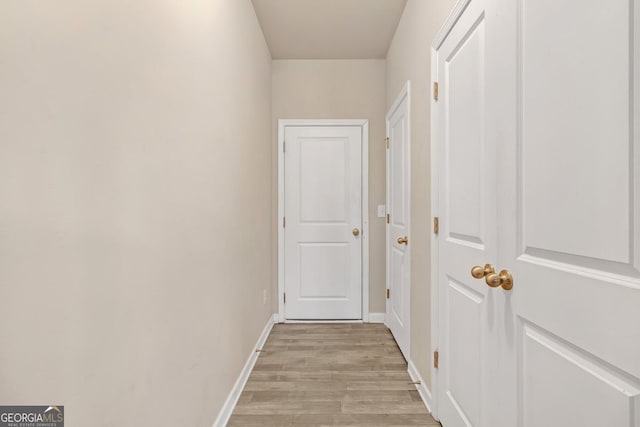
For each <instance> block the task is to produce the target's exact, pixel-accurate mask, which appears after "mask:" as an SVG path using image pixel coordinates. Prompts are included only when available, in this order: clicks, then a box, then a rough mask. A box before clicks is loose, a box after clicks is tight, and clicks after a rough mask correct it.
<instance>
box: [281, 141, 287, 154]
mask: <svg viewBox="0 0 640 427" xmlns="http://www.w3.org/2000/svg"><path fill="white" fill-rule="evenodd" d="M282 152H283V153H286V152H287V141H282Z"/></svg>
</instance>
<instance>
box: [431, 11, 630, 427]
mask: <svg viewBox="0 0 640 427" xmlns="http://www.w3.org/2000/svg"><path fill="white" fill-rule="evenodd" d="M448 22H449V23H448V24H447V25H445V27H444V29H443V31H442V33H441V35H440V37H439V38H438V39H437V40H436V42H435V43H434V48H435V52H434V55H433V58H434V59H435V62H436V64H435V65H434V68H433V75H434V80H436V81H438V83H439V85H440V96H439V99H438V101H434V102H433V104H432V117H433V122H432V123H433V130H432V136H433V138H432V141H433V144H434V152H438V153H440V157H439V158H438V162H437V169H438V172H437V180H434V184H433V185H434V187H433V191H435V192H437V194H438V198H437V204H436V205H435V206H434V208H433V210H434V215H437V216H439V217H440V234H439V236H437V237H434V246H435V247H436V248H438V251H436V253H434V258H433V259H434V264H433V265H434V266H435V267H436V270H437V273H436V276H437V278H438V279H437V281H436V283H434V287H433V288H432V289H433V292H434V296H437V300H438V306H437V311H438V315H437V317H434V321H435V322H437V324H438V328H437V335H436V336H435V337H433V339H432V342H433V345H434V349H437V350H438V351H439V353H440V366H439V368H438V369H436V370H434V375H435V376H434V384H435V388H436V390H437V391H436V393H435V395H434V397H435V409H436V412H435V413H436V416H437V417H438V418H440V420H441V421H442V422H443V425H444V426H445V427H453V426H457V425H473V426H497V427H511V426H532V427H537V426H545V427H546V426H569V425H580V426H593V427H596V426H604V425H606V426H625V427H627V426H634V427H638V426H640V327H639V326H638V325H640V310H639V309H638V307H640V214H639V211H638V209H639V208H640V202H639V200H640V190H639V188H640V187H639V184H640V179H639V177H638V170H639V168H640V147H639V144H640V143H639V135H640V115H639V114H638V111H640V106H639V105H638V99H640V89H639V88H640V72H639V70H640V30H639V28H640V2H639V1H638V0H631V1H621V0H616V1H612V2H599V1H596V0H588V1H582V2H560V3H558V2H552V1H550V0H536V1H532V0H519V1H517V2H513V1H508V0H482V1H480V0H466V1H461V2H459V4H458V5H457V7H456V10H455V11H454V13H453V14H452V16H451V17H450V19H449V21H448ZM454 23H455V25H454ZM480 32H482V33H483V40H484V45H483V48H482V49H480V48H479V46H480V45H479V44H476V45H474V43H476V41H474V39H476V40H477V35H478V34H480ZM460 34H464V36H462V37H461V36H460ZM451 45H457V46H458V47H456V48H455V49H453V50H452V49H451ZM464 51H468V52H475V53H477V54H478V55H475V54H474V56H475V58H476V59H477V58H482V61H484V62H483V63H481V64H480V65H481V66H479V67H475V68H474V66H473V65H471V64H467V68H468V70H467V71H468V72H467V73H466V74H465V73H462V75H460V74H456V73H455V72H454V70H453V68H454V67H453V65H452V59H453V60H454V61H455V58H456V57H460V55H462V54H463V52H464ZM452 52H455V54H454V55H452ZM483 74H484V77H482V76H483ZM470 83H473V84H470ZM482 84H483V87H484V89H483V90H482V91H481V92H482V93H483V97H480V92H479V90H478V86H479V85H482ZM479 99H483V101H482V104H478V103H479V102H480V101H479ZM462 100H466V102H467V103H468V104H471V105H483V109H484V111H483V114H484V120H481V122H482V123H483V124H484V126H485V129H484V131H483V132H482V133H481V135H483V137H484V142H483V143H484V151H483V152H484V155H485V156H480V157H478V153H477V152H475V151H474V148H473V147H474V146H477V141H478V138H477V137H475V138H474V137H473V135H474V134H475V132H474V133H473V134H470V135H467V136H465V137H462V138H456V137H455V135H456V132H457V134H458V135H460V132H464V130H461V129H460V126H456V123H458V124H459V120H457V119H456V115H457V116H458V117H460V116H461V112H460V111H461V110H463V109H464V108H467V109H470V108H471V107H470V106H469V105H467V106H466V107H463V106H461V103H462ZM456 104H457V106H456ZM477 111H480V109H477ZM476 116H478V114H476ZM454 127H455V128H456V129H453V128H454ZM462 127H463V128H464V129H466V130H468V129H469V128H474V121H473V120H465V121H464V126H462ZM476 130H477V129H476ZM456 141H457V142H459V143H460V144H461V149H462V150H464V153H466V154H467V155H468V158H466V161H467V163H472V162H477V164H478V165H479V169H478V167H476V170H477V171H478V172H476V173H477V174H479V175H482V176H484V179H483V181H482V186H483V187H484V188H481V189H480V190H479V191H480V194H481V195H482V197H481V198H482V203H485V204H486V205H490V206H494V207H495V208H494V209H493V212H491V210H490V209H487V207H486V206H485V207H484V208H481V209H474V210H473V211H472V212H475V213H476V215H475V218H474V221H476V222H475V223H476V224H480V225H481V226H482V227H485V228H484V233H485V235H492V234H493V235H494V236H495V238H494V240H493V242H492V245H490V244H489V240H486V243H485V241H484V240H483V246H484V250H485V252H484V253H483V252H478V253H477V254H476V255H477V257H476V258H474V260H473V262H470V260H468V259H467V258H466V256H465V253H468V252H469V249H468V248H467V247H470V246H473V245H469V244H467V245H466V246H465V245H461V247H455V246H454V244H455V243H456V241H457V240H460V239H459V236H458V235H457V234H459V233H458V232H457V231H456V224H457V223H459V218H457V217H456V215H455V213H454V212H453V211H454V209H455V206H456V204H455V203H451V200H448V199H447V197H449V199H450V198H451V197H453V198H454V199H455V198H456V195H455V194H454V195H453V196H451V195H450V194H451V193H452V192H454V193H455V185H454V186H452V183H453V182H454V181H455V179H464V176H462V178H461V175H460V174H456V173H455V171H450V170H449V169H450V168H451V167H452V166H453V167H455V162H453V160H454V158H455V151H452V149H451V147H452V145H453V144H455V143H456ZM451 153H454V154H453V155H451ZM491 153H493V155H492V156H490V157H486V156H488V155H490V154H491ZM447 156H448V157H447ZM473 168H474V166H473V165H471V164H467V165H466V168H465V169H466V170H467V173H469V170H473ZM452 174H453V175H455V176H456V178H451V175H452ZM492 175H493V176H492ZM461 188H464V187H461ZM477 190H478V189H477V188H476V191H477ZM470 194H476V193H474V192H470V191H468V190H467V191H466V192H465V195H464V197H466V198H465V200H469V199H470V198H471V200H473V199H472V196H470ZM475 203H478V201H477V200H476V201H475ZM492 221H493V224H492ZM456 233H457V234H456ZM467 240H469V239H467ZM470 243H473V242H470ZM475 243H476V244H475V246H476V247H477V249H479V246H478V242H475ZM451 249H452V250H451ZM484 263H491V264H493V265H494V267H495V269H496V272H499V271H500V270H502V269H506V270H508V271H510V273H511V274H512V275H513V280H514V286H513V289H512V290H510V291H507V290H504V289H502V288H501V287H497V288H489V287H488V286H487V285H486V284H485V283H484V280H475V279H472V278H471V276H470V274H469V270H470V268H471V267H472V265H478V264H480V265H482V264H484ZM457 276H463V279H462V280H461V282H462V283H458V282H456V284H455V286H452V285H451V282H452V280H451V278H452V277H453V278H455V279H456V280H458V279H457ZM473 282H475V283H473ZM482 287H484V288H485V289H484V290H480V289H481V288H482ZM456 288H458V289H456ZM456 290H458V291H460V290H463V291H465V292H458V293H459V294H460V295H458V294H456V293H455V292H454V291H456ZM471 290H474V291H477V292H472V291H471ZM465 293H466V295H465ZM452 295H453V297H452ZM461 295H462V296H461ZM465 297H466V300H465ZM474 300H475V301H477V307H476V309H475V311H474V310H472V309H471V307H473V301H474ZM452 301H454V302H453V303H452ZM463 301H464V302H465V303H464V304H463V303H462V302H463ZM465 307H466V310H464V308H465ZM480 307H482V308H480ZM456 324H459V325H465V326H466V327H467V329H466V330H462V329H461V328H456V327H455V325H456ZM452 325H453V326H452ZM468 329H472V330H471V331H469V330H468ZM478 337H479V338H478ZM472 349H478V350H476V351H475V353H473V357H466V358H465V357H463V355H464V354H465V353H468V352H470V351H472ZM476 360H477V362H476ZM465 361H466V365H465V364H462V372H460V365H461V363H462V362H465ZM475 371H479V374H476V375H474V374H473V372H475ZM465 373H466V375H465ZM470 373H471V374H470ZM473 396H477V397H478V399H480V400H479V401H477V402H478V403H477V404H475V403H474V401H473V400H470V398H472V397H473ZM452 397H453V398H454V399H453V400H452ZM453 401H455V402H456V403H457V406H456V405H454V404H452V403H451V402H453Z"/></svg>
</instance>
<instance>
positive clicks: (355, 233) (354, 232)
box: [351, 228, 360, 236]
mask: <svg viewBox="0 0 640 427" xmlns="http://www.w3.org/2000/svg"><path fill="white" fill-rule="evenodd" d="M351 232H352V233H353V235H354V236H357V235H359V234H360V230H359V229H357V228H354V229H353V230H352V231H351Z"/></svg>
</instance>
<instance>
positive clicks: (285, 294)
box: [283, 292, 287, 304]
mask: <svg viewBox="0 0 640 427" xmlns="http://www.w3.org/2000/svg"><path fill="white" fill-rule="evenodd" d="M283 299H284V303H285V304H286V303H287V293H286V292H285V293H284V294H283Z"/></svg>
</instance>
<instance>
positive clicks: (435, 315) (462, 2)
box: [429, 0, 471, 420]
mask: <svg viewBox="0 0 640 427" xmlns="http://www.w3.org/2000/svg"><path fill="white" fill-rule="evenodd" d="M470 2H471V0H458V2H457V3H456V5H455V6H454V8H453V10H452V11H451V13H450V14H449V16H448V17H447V19H446V20H445V22H444V24H443V25H442V27H441V28H440V31H438V33H437V34H436V36H435V38H434V39H433V42H432V43H431V86H432V87H433V83H435V82H438V49H440V46H442V43H444V41H445V39H446V38H447V36H448V35H449V33H450V32H451V30H452V29H453V26H454V25H455V23H456V22H458V19H459V18H460V17H461V16H462V14H463V13H464V11H465V9H466V8H467V6H468V5H469V3H470ZM443 89H444V88H443ZM431 95H432V94H430V96H429V99H430V100H431V117H430V125H431V218H430V221H431V224H432V225H431V226H433V221H434V218H436V217H439V213H438V212H439V209H438V191H439V186H440V182H439V180H438V173H439V172H440V170H439V169H440V167H439V166H440V165H439V164H438V148H439V144H442V143H444V141H443V140H440V139H439V138H442V137H443V135H442V133H441V132H442V131H443V129H440V128H439V127H438V123H440V121H439V119H440V115H439V110H438V109H436V108H433V107H434V106H435V104H436V103H437V102H438V101H437V100H435V99H434V98H433V96H431ZM439 96H440V95H439ZM444 96H446V94H444ZM430 235H431V259H430V262H431V357H432V358H433V355H434V354H435V352H436V351H438V343H439V336H438V328H439V327H440V321H439V319H440V306H439V301H438V297H439V292H438V285H439V284H438V272H439V271H438V262H439V258H440V257H439V255H440V254H439V253H438V236H439V235H438V234H436V233H434V232H433V230H432V232H431V233H430ZM439 381H440V378H439V376H438V368H436V367H435V366H434V363H433V359H432V363H431V390H430V391H431V414H432V416H433V417H434V418H435V419H436V420H437V419H439V418H438V382H439Z"/></svg>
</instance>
